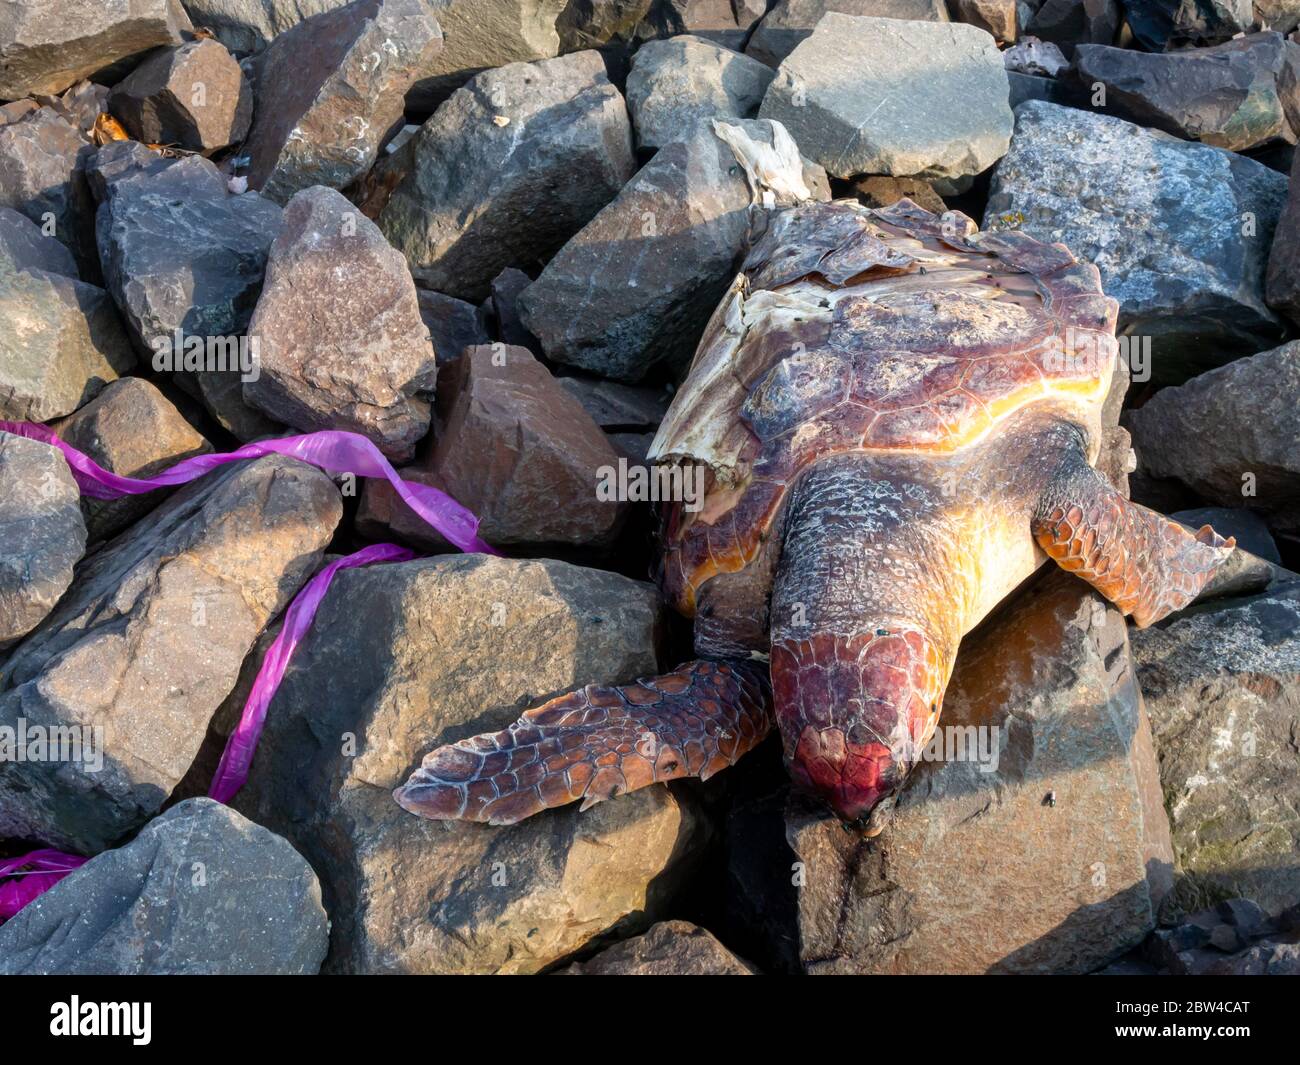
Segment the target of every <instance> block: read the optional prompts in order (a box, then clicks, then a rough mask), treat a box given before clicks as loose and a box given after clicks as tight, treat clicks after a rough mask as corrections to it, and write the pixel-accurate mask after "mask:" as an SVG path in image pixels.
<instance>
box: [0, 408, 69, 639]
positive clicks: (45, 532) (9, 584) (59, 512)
mask: <svg viewBox="0 0 1300 1065" xmlns="http://www.w3.org/2000/svg"><path fill="white" fill-rule="evenodd" d="M78 498H79V493H78V491H77V483H76V482H75V481H74V480H73V479H72V473H71V471H70V470H69V469H68V464H67V462H66V461H65V460H64V458H63V456H62V455H61V454H59V452H58V450H57V449H55V448H52V447H50V446H49V445H48V444H43V443H41V442H40V441H37V440H28V439H27V438H26V437H21V436H13V435H11V434H9V433H0V647H4V646H6V645H8V644H10V643H12V642H13V641H14V640H16V639H18V638H19V637H20V636H25V635H26V634H27V633H29V632H31V630H32V629H34V628H35V627H36V626H37V625H38V624H39V623H40V622H41V621H42V620H43V619H44V618H45V616H46V615H47V614H48V613H49V612H50V611H51V610H53V609H54V604H55V603H57V602H58V601H59V597H60V596H61V595H63V593H64V592H65V591H67V588H68V585H69V584H71V583H72V568H73V566H75V565H76V564H77V562H79V561H80V559H81V554H82V552H83V551H84V550H85V549H86V525H85V522H83V521H82V518H81V508H80V506H79V505H78Z"/></svg>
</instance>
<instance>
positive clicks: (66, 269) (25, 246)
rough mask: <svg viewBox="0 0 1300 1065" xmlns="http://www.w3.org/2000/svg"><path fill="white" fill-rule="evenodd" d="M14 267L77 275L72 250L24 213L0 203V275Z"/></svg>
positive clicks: (71, 275)
mask: <svg viewBox="0 0 1300 1065" xmlns="http://www.w3.org/2000/svg"><path fill="white" fill-rule="evenodd" d="M13 270H44V271H47V272H48V273H51V274H62V275H63V276H64V277H76V276H77V261H76V260H75V259H74V258H73V257H72V252H70V251H68V249H67V247H66V246H65V245H64V244H62V243H61V242H60V241H59V240H58V239H57V238H55V237H53V236H46V235H45V233H44V232H43V231H42V229H41V227H40V226H38V225H37V224H36V223H35V222H33V221H32V220H31V219H30V218H28V217H27V216H26V215H23V214H19V213H18V212H17V211H15V210H13V209H12V208H9V207H0V276H2V275H4V274H7V273H9V272H10V271H13Z"/></svg>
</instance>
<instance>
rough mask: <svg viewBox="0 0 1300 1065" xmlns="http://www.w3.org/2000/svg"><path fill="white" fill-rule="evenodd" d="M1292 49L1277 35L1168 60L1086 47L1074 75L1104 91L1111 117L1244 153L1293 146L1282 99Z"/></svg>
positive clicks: (1173, 55) (1254, 37) (1262, 35)
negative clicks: (1275, 143)
mask: <svg viewBox="0 0 1300 1065" xmlns="http://www.w3.org/2000/svg"><path fill="white" fill-rule="evenodd" d="M1289 47H1294V46H1288V44H1287V41H1286V38H1284V37H1283V36H1282V35H1281V34H1280V33H1257V34H1253V35H1252V36H1249V37H1243V38H1241V39H1240V40H1236V41H1228V42H1227V43H1226V44H1220V45H1216V46H1214V47H1212V48H1192V49H1188V50H1187V51H1184V52H1172V53H1169V54H1167V55H1153V54H1151V53H1150V52H1138V51H1135V50H1134V49H1131V48H1112V47H1109V46H1108V45H1102V44H1085V45H1080V46H1079V48H1078V49H1076V51H1075V68H1076V70H1077V71H1078V76H1079V78H1080V80H1082V81H1083V82H1084V84H1085V85H1087V86H1088V87H1089V89H1090V90H1091V91H1096V87H1097V86H1098V85H1102V86H1105V90H1106V110H1107V112H1109V113H1111V114H1116V115H1119V116H1120V117H1121V118H1127V119H1130V120H1131V121H1133V122H1136V123H1138V124H1139V125H1142V126H1150V127H1152V128H1154V129H1162V130H1165V131H1166V132H1167V133H1173V134H1176V135H1177V136H1179V137H1184V138H1186V139H1188V140H1198V141H1201V142H1202V143H1204V144H1212V145H1214V146H1215V147H1218V148H1230V149H1232V150H1233V151H1243V150H1245V149H1247V148H1254V147H1257V146H1258V145H1261V144H1264V143H1266V142H1268V141H1271V140H1273V139H1275V138H1278V137H1282V138H1285V139H1287V140H1291V141H1294V140H1295V133H1294V131H1292V129H1291V126H1290V124H1289V123H1288V122H1287V115H1286V112H1285V109H1284V107H1283V100H1282V96H1281V95H1280V93H1279V89H1280V88H1281V85H1282V84H1283V82H1282V78H1283V74H1284V70H1285V66H1286V58H1287V51H1288V48H1289Z"/></svg>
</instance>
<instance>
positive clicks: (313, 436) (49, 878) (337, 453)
mask: <svg viewBox="0 0 1300 1065" xmlns="http://www.w3.org/2000/svg"><path fill="white" fill-rule="evenodd" d="M0 432H6V433H13V434H14V435H16V436H25V437H28V438H29V439H32V440H39V441H41V442H42V443H45V444H49V445H51V446H53V447H56V448H58V449H59V451H61V452H62V453H63V457H64V458H66V459H67V460H68V465H69V467H71V469H72V476H73V477H74V479H75V480H76V482H77V487H78V488H79V489H80V490H81V493H82V494H83V495H87V496H90V497H91V498H92V499H116V498H118V497H119V496H123V495H140V494H142V493H144V492H152V491H154V490H155V489H157V488H166V487H169V486H172V485H178V484H185V483H186V482H188V481H193V480H195V479H196V478H198V477H201V476H203V474H205V473H207V472H209V471H210V470H213V469H215V468H216V467H218V466H220V465H223V464H224V463H227V462H237V461H240V460H242V459H252V458H260V457H261V456H263V455H269V454H277V455H288V456H289V457H291V458H296V459H300V460H301V461H303V462H307V463H310V464H311V465H313V466H317V467H319V468H320V469H322V470H326V471H328V472H330V473H351V474H354V475H355V476H357V477H383V478H384V479H385V480H387V481H388V483H389V484H391V485H392V486H393V488H394V489H395V490H396V491H397V494H398V495H399V496H401V498H402V499H403V500H405V502H406V504H407V506H409V507H410V508H411V509H412V510H413V511H415V513H416V514H418V515H420V517H421V518H423V519H424V520H425V521H426V522H428V523H429V524H430V525H431V526H432V527H433V528H435V529H437V530H438V531H439V532H440V533H442V535H443V536H445V537H446V538H447V539H448V540H449V541H450V542H451V543H453V544H455V545H456V546H457V547H459V548H460V549H461V550H462V551H478V552H481V553H483V554H489V555H497V554H500V552H498V551H497V550H496V549H495V548H493V547H492V546H490V545H489V544H487V543H485V542H484V541H482V540H480V539H479V538H478V519H477V518H476V517H475V516H474V515H473V514H472V513H471V512H470V511H469V510H467V509H466V508H465V507H463V506H461V505H460V504H459V503H457V502H456V501H455V500H454V499H452V498H451V496H449V495H447V494H446V493H445V492H440V491H439V490H438V489H436V488H432V487H430V486H429V485H423V484H416V483H414V482H411V481H404V480H402V478H400V477H399V476H398V475H397V471H396V470H394V469H393V467H392V465H391V464H390V463H389V461H388V460H387V459H386V458H384V456H383V454H382V453H381V452H380V450H379V449H378V448H377V447H375V445H374V444H373V443H371V442H370V441H369V440H367V439H366V438H365V437H364V436H360V435H359V434H357V433H347V432H343V431H341V430H326V431H323V432H318V433H308V434H306V435H305V436H290V437H284V438H282V439H279V440H263V441H260V442H259V443H255V444H245V445H244V446H243V447H241V448H240V449H239V450H238V451H231V452H228V453H227V454H224V455H197V456H195V457H194V458H189V459H184V460H182V461H181V462H178V463H177V464H176V465H175V466H172V467H171V468H170V469H167V470H164V471H163V472H162V473H159V474H157V475H155V476H153V477H148V478H140V479H137V478H134V477H119V476H118V475H117V474H115V473H111V472H109V471H108V470H106V469H104V468H103V467H102V466H100V465H99V464H98V463H96V462H95V461H94V460H93V459H92V458H90V456H89V455H86V454H85V453H83V452H81V451H78V450H77V449H76V448H74V447H72V446H71V445H70V444H66V443H64V442H63V441H62V440H60V439H59V437H58V436H57V435H56V434H55V433H54V431H53V430H51V429H49V428H48V427H47V426H44V425H37V424H35V423H32V422H5V421H0ZM417 557H418V556H417V555H416V553H415V552H414V551H411V550H409V549H407V548H405V547H398V546H397V545H396V544H371V545H370V546H369V547H364V548H362V549H361V550H360V551H357V552H354V553H353V554H351V555H348V556H346V557H345V558H340V559H336V560H335V561H334V562H331V563H330V564H329V565H327V566H326V567H325V568H324V569H322V570H321V571H320V572H319V573H317V574H316V575H315V576H314V577H312V579H311V580H309V581H308V582H307V583H306V584H305V585H304V586H303V587H302V589H301V590H300V591H299V592H298V594H297V595H296V596H294V598H293V602H291V603H290V604H289V608H288V610H286V611H285V615H284V625H283V627H282V628H281V630H280V633H279V635H278V636H276V638H275V639H274V640H273V641H272V643H271V646H270V647H269V648H268V649H267V652H266V657H265V658H264V659H263V660H262V665H261V668H259V669H258V671H257V677H256V679H255V680H254V681H253V686H252V689H251V690H250V691H249V693H248V699H247V700H246V701H245V703H244V712H243V713H242V714H241V715H240V718H239V724H238V725H237V726H236V727H235V730H234V732H232V733H231V734H230V738H229V739H228V740H227V741H226V749H225V750H224V751H223V752H222V755H221V762H220V764H219V765H218V766H217V772H216V774H215V775H214V776H213V778H212V786H211V787H210V788H209V789H208V795H209V797H211V798H213V799H215V800H217V801H218V802H221V803H229V802H230V800H231V799H233V798H234V797H235V795H236V794H237V793H238V792H239V789H240V788H242V787H243V786H244V783H245V782H246V781H247V780H248V773H249V769H250V768H251V767H252V764H253V755H254V753H255V752H256V750H257V743H258V740H259V739H260V738H261V735H262V726H263V724H265V722H266V712H267V708H268V707H269V706H270V705H271V700H272V699H273V698H274V697H275V693H276V691H277V690H278V689H279V687H280V681H281V680H283V679H284V673H285V670H286V669H287V668H288V665H289V662H290V660H291V659H292V657H293V653H294V651H295V650H296V649H297V647H298V644H299V643H301V642H302V638H303V637H304V636H305V635H306V634H307V631H308V630H309V629H310V628H311V623H312V621H313V620H314V619H315V617H316V611H317V609H318V608H319V607H320V604H321V602H322V600H324V598H325V593H326V592H328V591H329V587H330V583H331V582H332V581H333V580H334V575H335V574H336V573H338V572H339V570H342V569H351V568H352V567H354V566H365V565H369V564H370V563H374V562H404V561H407V560H409V559H413V558H417ZM87 861H89V859H88V858H83V857H81V856H80V855H77V854H67V853H65V852H63V851H57V850H51V849H48V848H46V849H41V850H35V851H30V852H29V853H27V854H23V855H19V856H18V857H17V858H7V859H3V860H0V880H5V878H6V877H8V878H11V879H9V880H8V881H7V882H5V883H0V921H4V920H8V919H9V918H10V917H12V916H13V915H14V914H16V913H17V912H18V911H19V910H21V909H22V908H23V907H24V906H26V905H27V904H28V903H29V902H31V901H32V900H33V899H35V898H36V897H38V896H39V895H41V894H43V893H44V892H46V891H48V890H49V889H50V888H52V887H53V886H54V885H55V884H57V883H58V882H59V881H60V880H62V879H63V878H64V877H65V876H67V875H68V874H69V873H71V872H72V871H73V870H74V869H77V868H79V867H80V866H82V865H84V864H85V863H86V862H87ZM20 870H25V871H22V872H20Z"/></svg>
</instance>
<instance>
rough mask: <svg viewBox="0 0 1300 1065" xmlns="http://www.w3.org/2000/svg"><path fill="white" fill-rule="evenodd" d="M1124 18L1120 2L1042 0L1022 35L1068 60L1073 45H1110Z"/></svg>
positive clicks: (1109, 0)
mask: <svg viewBox="0 0 1300 1065" xmlns="http://www.w3.org/2000/svg"><path fill="white" fill-rule="evenodd" d="M1248 2H1249V0H1247V3H1248ZM1123 17H1124V14H1123V11H1122V9H1121V7H1120V4H1119V0H1044V2H1043V3H1042V4H1041V5H1038V9H1037V10H1036V11H1035V12H1034V15H1033V17H1032V18H1031V19H1030V20H1029V25H1028V26H1027V27H1026V28H1025V32H1026V33H1028V34H1030V35H1032V36H1034V37H1038V38H1040V39H1041V40H1044V41H1051V42H1052V43H1053V44H1055V45H1056V46H1057V47H1059V48H1060V49H1061V51H1062V52H1064V53H1065V54H1066V55H1067V56H1070V55H1073V54H1074V47H1075V45H1079V44H1110V43H1112V42H1113V41H1114V40H1115V35H1116V34H1117V33H1118V32H1119V27H1120V22H1121V21H1122V20H1123Z"/></svg>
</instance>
